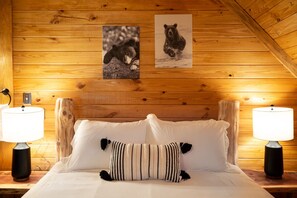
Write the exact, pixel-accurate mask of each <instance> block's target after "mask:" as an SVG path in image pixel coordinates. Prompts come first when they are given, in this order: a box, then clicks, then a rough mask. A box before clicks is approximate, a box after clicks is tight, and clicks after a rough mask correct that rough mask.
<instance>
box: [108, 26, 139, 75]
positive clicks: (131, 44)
mask: <svg viewBox="0 0 297 198" xmlns="http://www.w3.org/2000/svg"><path fill="white" fill-rule="evenodd" d="M102 56H103V78H104V79H116V78H119V79H123V78H128V79H138V78H139V27H130V26H103V50H102Z"/></svg>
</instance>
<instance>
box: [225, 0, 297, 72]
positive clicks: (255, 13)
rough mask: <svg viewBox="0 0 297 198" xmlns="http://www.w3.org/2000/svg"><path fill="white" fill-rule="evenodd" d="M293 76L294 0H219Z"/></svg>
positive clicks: (296, 46)
mask: <svg viewBox="0 0 297 198" xmlns="http://www.w3.org/2000/svg"><path fill="white" fill-rule="evenodd" d="M221 2H223V3H224V4H225V6H226V7H227V8H228V9H230V10H231V11H233V12H234V13H235V14H237V15H238V16H239V17H240V19H241V20H242V21H243V22H244V23H245V24H246V25H247V26H248V27H249V29H250V30H251V31H252V32H254V33H255V34H256V36H257V37H258V38H259V39H260V40H261V41H262V42H263V43H264V44H265V45H266V47H268V49H269V50H270V51H271V53H272V54H273V55H274V56H275V57H276V58H277V59H278V60H279V61H280V62H281V63H282V64H283V65H284V66H285V67H286V68H287V69H288V70H289V71H290V72H291V73H292V75H294V76H295V77H296V78H297V0H221Z"/></svg>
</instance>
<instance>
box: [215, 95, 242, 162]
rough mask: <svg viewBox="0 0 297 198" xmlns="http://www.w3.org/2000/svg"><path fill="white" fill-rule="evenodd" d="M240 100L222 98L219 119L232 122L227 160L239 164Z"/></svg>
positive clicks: (229, 130)
mask: <svg viewBox="0 0 297 198" xmlns="http://www.w3.org/2000/svg"><path fill="white" fill-rule="evenodd" d="M239 107H240V103H239V101H227V100H221V101H220V102H219V115H218V119H219V120H225V121H227V122H229V123H230V126H229V128H228V129H227V131H228V138H229V148H228V155H227V160H228V162H229V163H231V164H235V165H237V158H238V157H237V146H238V133H239Z"/></svg>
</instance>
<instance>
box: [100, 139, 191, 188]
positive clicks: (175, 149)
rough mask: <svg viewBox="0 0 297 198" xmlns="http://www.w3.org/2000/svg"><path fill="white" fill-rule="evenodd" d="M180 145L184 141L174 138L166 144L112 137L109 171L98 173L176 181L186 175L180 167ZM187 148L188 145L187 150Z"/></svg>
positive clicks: (128, 177)
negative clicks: (125, 140) (180, 141)
mask: <svg viewBox="0 0 297 198" xmlns="http://www.w3.org/2000/svg"><path fill="white" fill-rule="evenodd" d="M182 145H185V144H180V143H177V142H173V143H170V144H167V145H151V144H125V143H121V142H117V141H113V142H111V146H112V149H111V150H112V152H111V158H110V173H109V174H108V173H107V172H106V171H102V172H101V173H100V175H101V177H102V178H103V179H106V180H145V179H161V180H166V181H172V182H179V181H181V180H182V179H187V177H189V175H188V174H186V173H185V172H184V171H182V170H181V169H180V154H181V146H182ZM186 145H188V146H190V144H186ZM190 149H191V146H190V148H189V149H188V150H190ZM188 150H187V151H188ZM104 175H105V176H108V178H109V179H108V178H106V177H104ZM185 176H187V177H185Z"/></svg>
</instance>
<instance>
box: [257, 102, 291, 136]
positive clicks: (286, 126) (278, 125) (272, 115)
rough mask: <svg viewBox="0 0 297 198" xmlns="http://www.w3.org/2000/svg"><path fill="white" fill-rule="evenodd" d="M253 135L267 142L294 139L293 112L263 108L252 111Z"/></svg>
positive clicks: (279, 108)
mask: <svg viewBox="0 0 297 198" xmlns="http://www.w3.org/2000/svg"><path fill="white" fill-rule="evenodd" d="M253 134H254V137H255V138H258V139H262V140H268V141H285V140H292V139H294V112H293V109H291V108H283V107H264V108H255V109H253Z"/></svg>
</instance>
